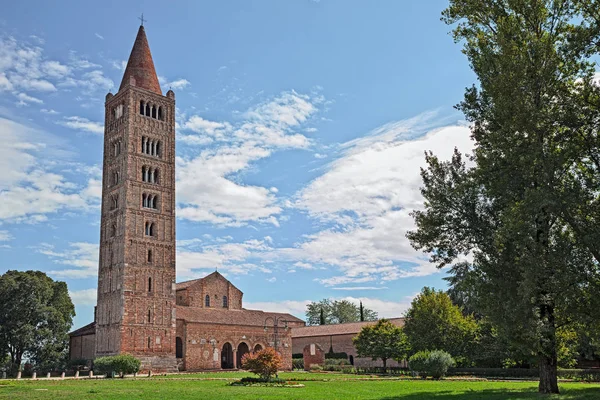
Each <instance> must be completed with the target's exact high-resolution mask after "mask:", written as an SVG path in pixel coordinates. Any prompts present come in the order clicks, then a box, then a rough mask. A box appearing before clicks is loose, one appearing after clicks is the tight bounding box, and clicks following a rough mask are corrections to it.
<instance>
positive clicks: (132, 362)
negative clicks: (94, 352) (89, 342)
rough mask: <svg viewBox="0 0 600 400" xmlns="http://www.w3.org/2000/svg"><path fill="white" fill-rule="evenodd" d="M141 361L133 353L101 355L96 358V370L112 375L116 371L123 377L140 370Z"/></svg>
mask: <svg viewBox="0 0 600 400" xmlns="http://www.w3.org/2000/svg"><path fill="white" fill-rule="evenodd" d="M140 366H141V362H140V360H138V359H137V358H135V357H134V356H132V355H131V354H120V355H118V356H109V357H100V358H97V359H95V360H94V370H95V371H96V372H97V373H100V374H105V375H106V377H107V378H108V377H110V376H111V373H113V372H115V373H117V374H119V375H120V376H121V378H123V377H124V376H125V374H135V373H136V372H138V371H139V370H140Z"/></svg>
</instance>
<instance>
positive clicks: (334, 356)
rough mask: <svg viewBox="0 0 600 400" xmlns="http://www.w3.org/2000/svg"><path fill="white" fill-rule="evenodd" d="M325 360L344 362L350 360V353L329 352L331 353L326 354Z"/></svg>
mask: <svg viewBox="0 0 600 400" xmlns="http://www.w3.org/2000/svg"><path fill="white" fill-rule="evenodd" d="M325 359H337V360H339V359H343V360H347V359H348V353H344V352H341V353H333V352H329V353H325Z"/></svg>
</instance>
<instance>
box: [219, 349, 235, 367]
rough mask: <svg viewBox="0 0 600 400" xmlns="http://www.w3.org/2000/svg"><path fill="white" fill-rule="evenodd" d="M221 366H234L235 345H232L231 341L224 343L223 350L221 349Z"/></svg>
mask: <svg viewBox="0 0 600 400" xmlns="http://www.w3.org/2000/svg"><path fill="white" fill-rule="evenodd" d="M221 368H222V369H231V368H233V347H231V343H225V344H224V345H223V350H221Z"/></svg>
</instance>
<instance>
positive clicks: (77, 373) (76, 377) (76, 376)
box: [75, 370, 79, 379]
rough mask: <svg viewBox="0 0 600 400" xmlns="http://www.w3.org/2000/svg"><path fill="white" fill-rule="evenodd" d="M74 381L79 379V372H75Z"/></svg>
mask: <svg viewBox="0 0 600 400" xmlns="http://www.w3.org/2000/svg"><path fill="white" fill-rule="evenodd" d="M75 379H79V370H77V371H75Z"/></svg>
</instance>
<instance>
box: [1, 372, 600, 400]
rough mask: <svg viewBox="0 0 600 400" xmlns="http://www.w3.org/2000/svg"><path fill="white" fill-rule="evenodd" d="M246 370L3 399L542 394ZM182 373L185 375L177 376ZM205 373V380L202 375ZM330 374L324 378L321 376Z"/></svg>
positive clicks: (49, 385)
mask: <svg viewBox="0 0 600 400" xmlns="http://www.w3.org/2000/svg"><path fill="white" fill-rule="evenodd" d="M241 376H248V374H247V373H243V372H239V373H235V372H234V373H227V374H224V373H218V374H193V375H178V376H169V377H168V378H164V377H154V378H138V379H133V378H126V379H110V380H108V379H91V380H90V379H81V380H77V381H75V380H37V381H29V380H22V381H0V399H15V400H16V399H32V400H37V399H51V400H57V399H115V400H116V399H143V400H152V399H161V400H163V399H176V400H186V399H232V398H235V399H327V400H333V399H382V400H391V399H403V400H425V399H434V400H458V399H465V400H476V399H485V400H488V399H489V400H500V399H513V400H518V399H540V398H547V397H544V396H540V395H538V394H537V383H536V382H487V381H449V380H446V381H421V380H407V379H401V380H397V379H385V380H369V379H359V380H351V381H348V380H343V379H348V375H341V374H331V375H330V374H327V375H325V374H302V373H284V374H281V375H280V377H281V378H284V379H293V378H295V379H299V378H303V377H304V378H307V379H321V380H314V381H313V380H307V381H304V382H302V383H303V384H304V385H305V387H303V388H277V387H270V388H269V387H232V386H229V382H228V381H226V380H211V379H214V378H239V377H241ZM177 377H180V379H178V378H177ZM202 378H206V379H202ZM325 378H326V379H329V381H323V380H322V379H325ZM560 388H561V391H562V393H561V395H559V396H552V397H551V398H552V399H553V400H555V399H561V400H562V399H564V400H567V399H568V400H580V399H581V400H583V399H585V400H592V399H594V400H596V399H600V384H585V383H562V384H561V385H560Z"/></svg>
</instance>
